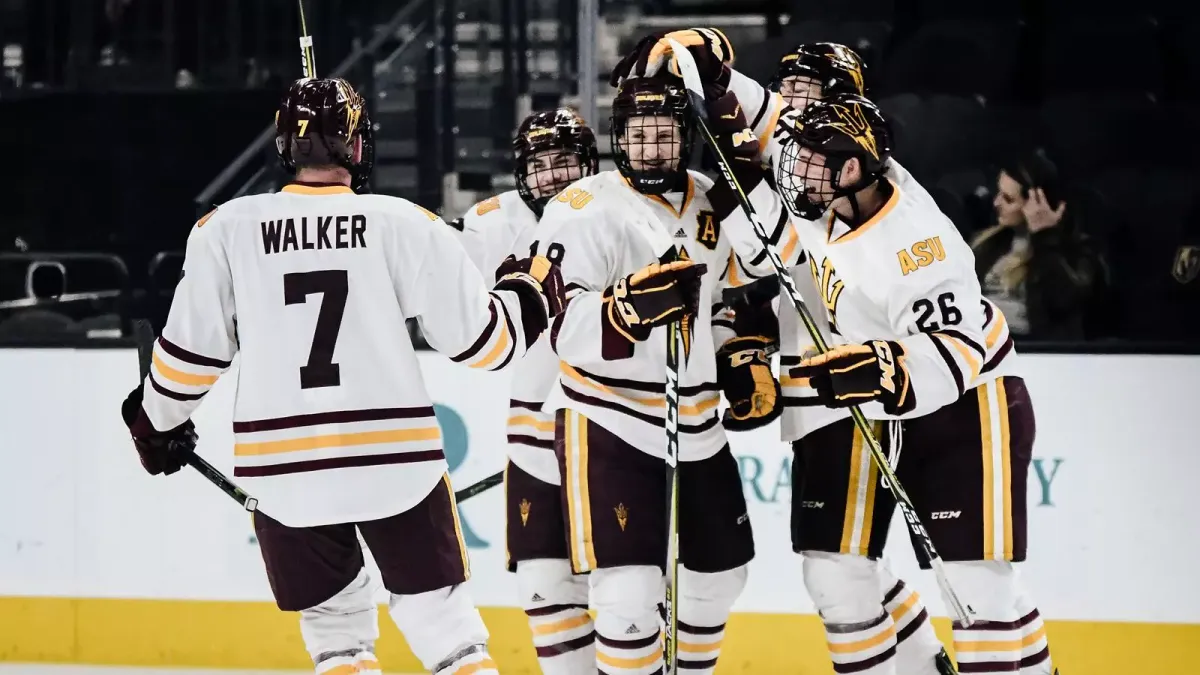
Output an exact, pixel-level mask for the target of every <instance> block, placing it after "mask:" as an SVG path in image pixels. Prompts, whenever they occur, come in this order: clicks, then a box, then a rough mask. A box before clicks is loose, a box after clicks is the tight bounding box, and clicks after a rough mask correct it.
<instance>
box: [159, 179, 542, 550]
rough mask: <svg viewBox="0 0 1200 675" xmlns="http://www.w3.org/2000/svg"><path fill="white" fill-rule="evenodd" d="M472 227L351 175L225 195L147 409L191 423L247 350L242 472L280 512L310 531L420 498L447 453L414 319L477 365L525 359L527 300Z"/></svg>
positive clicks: (455, 354) (166, 336)
mask: <svg viewBox="0 0 1200 675" xmlns="http://www.w3.org/2000/svg"><path fill="white" fill-rule="evenodd" d="M268 223H274V225H273V226H268V225H267V224H268ZM339 223H341V225H340V226H339ZM322 224H326V225H325V227H327V228H329V229H328V234H326V235H324V239H325V240H327V241H328V242H329V243H330V244H331V245H330V246H325V245H324V244H323V235H322V234H321V232H322ZM256 225H257V227H256ZM271 232H274V233H275V234H270V233H271ZM289 232H291V233H292V234H290V235H289ZM339 232H341V234H339ZM455 237H456V235H455V234H454V231H453V230H452V229H450V228H448V227H446V226H445V224H444V223H442V222H440V219H438V218H436V217H433V218H430V214H429V212H427V211H425V210H424V209H421V208H419V207H417V206H416V205H414V204H411V203H409V202H407V201H405V200H402V199H396V198H392V197H385V196H381V195H361V196H360V195H355V194H353V193H352V192H351V191H350V189H349V188H345V187H341V186H322V187H311V186H302V185H291V186H287V187H285V188H284V189H283V190H282V191H281V192H279V193H275V194H264V195H254V196H248V197H242V198H239V199H235V200H233V201H231V202H229V203H226V204H223V205H222V206H221V207H220V209H219V210H218V211H217V212H216V213H214V214H211V215H210V216H209V217H207V220H206V221H205V222H204V223H203V227H197V228H195V229H193V230H192V233H191V235H190V237H189V238H188V245H187V253H186V256H185V261H184V269H185V270H186V275H185V276H184V277H183V278H182V280H181V281H180V282H179V285H178V287H177V288H176V291H175V298H174V301H173V303H172V305H171V311H170V315H169V317H168V319H167V324H166V326H165V327H164V329H163V332H162V337H161V338H160V339H159V340H158V342H157V344H156V345H155V349H154V353H153V359H152V367H151V371H150V375H149V376H148V378H147V382H146V388H145V397H144V400H143V407H144V408H145V410H146V414H147V416H148V417H149V418H150V421H151V422H152V423H153V424H154V426H155V428H157V429H170V428H174V427H175V426H177V425H179V424H181V423H182V422H183V421H184V420H186V419H187V418H188V417H189V416H190V415H191V414H192V412H193V411H194V410H195V408H196V406H197V405H199V403H200V400H201V399H202V397H203V396H204V394H205V393H207V392H208V391H209V390H211V388H212V387H213V385H214V384H216V382H217V380H218V377H219V376H220V375H221V373H223V372H225V371H226V370H227V369H230V367H231V364H232V363H233V361H234V357H235V355H237V356H238V368H237V370H236V371H235V372H236V377H237V383H236V392H237V393H236V397H235V401H234V409H233V437H234V447H233V454H234V475H235V476H237V477H239V478H240V479H242V480H243V482H244V484H245V487H246V488H247V490H248V491H250V492H251V493H253V494H255V496H256V497H257V498H258V500H259V504H260V508H261V509H262V510H263V512H265V513H269V514H270V515H271V517H273V518H275V519H277V520H279V521H280V522H282V523H284V524H285V525H289V526H293V527H304V526H312V525H322V524H329V523H342V522H354V521H363V520H374V519H378V518H383V517H386V516H389V515H394V514H396V513H400V512H402V511H404V510H406V509H408V508H411V507H412V506H413V505H415V504H416V503H417V502H419V501H420V500H421V499H423V498H424V497H425V496H426V495H428V494H429V491H430V490H431V489H433V487H434V486H435V485H436V484H437V482H438V481H439V480H441V479H442V476H443V474H444V473H445V472H446V462H445V459H444V456H443V452H442V440H441V433H440V431H439V428H438V425H437V420H436V418H435V417H434V415H433V407H432V403H431V400H430V398H429V395H428V393H427V392H426V390H425V387H424V383H423V382H422V380H421V372H420V368H419V365H418V363H417V357H416V354H415V352H414V351H413V347H412V343H411V342H410V340H409V339H408V333H407V329H406V326H405V321H406V320H407V319H409V318H413V319H415V320H416V321H417V322H418V323H419V324H420V326H421V328H422V332H423V333H424V335H425V337H426V338H427V339H428V341H429V343H430V345H432V346H433V347H434V348H435V349H437V350H438V351H440V352H442V353H444V354H447V355H449V356H451V357H452V358H454V359H455V360H456V361H458V362H460V363H463V364H465V365H469V366H474V367H477V368H487V369H496V368H501V367H504V366H505V365H507V364H509V363H512V362H514V361H515V360H517V359H518V358H519V357H520V356H521V355H522V354H524V353H525V345H526V340H525V334H524V327H523V326H522V325H521V323H520V317H521V308H520V300H519V298H517V297H516V295H515V294H514V293H512V292H511V291H491V292H489V291H488V289H489V288H490V287H491V285H492V284H491V283H490V280H489V282H485V281H484V279H483V277H482V276H481V275H480V273H479V272H478V271H477V270H476V268H475V266H474V265H473V264H472V263H471V262H470V261H469V260H468V258H467V255H466V253H465V252H464V251H463V248H462V246H460V245H459V244H458V242H457V241H456V240H455ZM273 241H277V242H278V248H276V247H275V246H274V245H273V244H272V243H271V242H273ZM339 241H341V242H342V243H343V245H342V246H338V242H339ZM368 242H369V246H368V245H367V243H368ZM306 243H308V244H310V246H306V245H305V244H306ZM285 252H286V253H287V255H283V253H285ZM235 311H236V315H237V316H236V326H235V318H234V314H235ZM332 469H337V470H336V471H332Z"/></svg>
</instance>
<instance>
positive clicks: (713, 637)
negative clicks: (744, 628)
mask: <svg viewBox="0 0 1200 675" xmlns="http://www.w3.org/2000/svg"><path fill="white" fill-rule="evenodd" d="M746 576H747V574H746V567H745V566H744V565H743V566H741V567H737V568H734V569H731V570H727V571H724V572H707V573H706V572H694V571H692V570H690V569H688V568H686V567H681V568H680V569H679V588H680V596H679V649H678V659H679V663H678V665H679V669H680V670H681V671H684V672H687V673H688V674H689V675H691V674H693V673H695V674H696V675H712V672H713V671H714V670H715V669H716V667H717V657H718V656H720V654H721V640H722V639H724V637H725V622H726V621H728V620H729V610H730V609H731V608H732V607H733V603H734V602H735V601H736V600H737V599H738V596H739V595H741V593H742V589H744V588H745V587H746Z"/></svg>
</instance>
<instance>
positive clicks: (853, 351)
mask: <svg viewBox="0 0 1200 675" xmlns="http://www.w3.org/2000/svg"><path fill="white" fill-rule="evenodd" d="M788 374H789V375H791V376H792V377H794V378H805V377H806V378H808V379H809V386H811V387H812V388H813V389H815V390H816V391H817V396H818V397H819V398H820V400H821V405H824V406H826V407H829V408H848V407H850V406H853V405H859V404H862V403H867V402H870V401H879V402H880V403H882V404H883V409H884V411H885V412H887V413H888V414H889V415H898V414H902V413H905V412H907V411H909V410H912V408H913V406H915V405H916V396H915V394H914V393H913V391H912V389H911V387H910V386H909V381H908V368H906V367H905V366H904V347H903V346H901V345H900V343H898V342H894V341H885V340H873V341H871V342H867V343H864V344H860V345H838V346H837V347H834V348H833V349H831V350H830V351H828V352H826V353H824V354H818V355H814V356H809V357H808V358H805V359H804V360H802V361H801V362H800V365H799V366H796V367H795V368H792V369H791V371H790V372H789V373H788Z"/></svg>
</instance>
